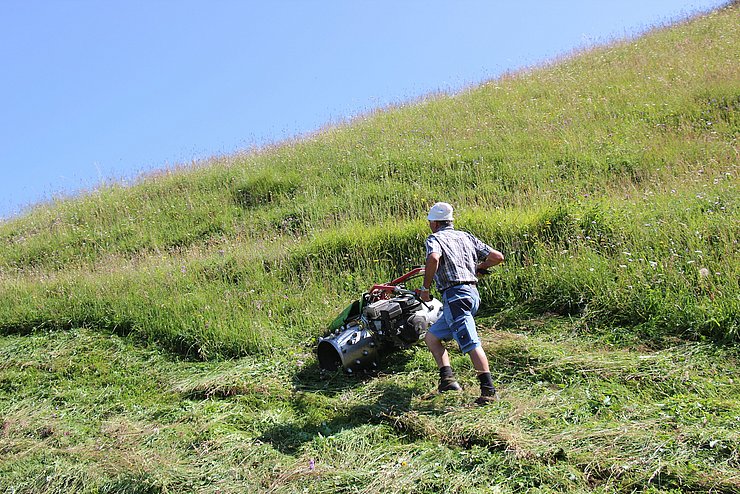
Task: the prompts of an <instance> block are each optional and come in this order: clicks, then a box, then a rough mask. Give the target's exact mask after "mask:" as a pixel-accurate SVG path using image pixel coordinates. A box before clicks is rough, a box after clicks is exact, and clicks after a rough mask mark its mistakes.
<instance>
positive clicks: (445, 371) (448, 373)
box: [439, 365, 455, 379]
mask: <svg viewBox="0 0 740 494" xmlns="http://www.w3.org/2000/svg"><path fill="white" fill-rule="evenodd" d="M454 377H455V374H453V373H452V367H450V366H449V365H445V366H444V367H440V368H439V378H440V379H454Z"/></svg>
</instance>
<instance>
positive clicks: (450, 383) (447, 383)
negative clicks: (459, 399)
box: [437, 377, 462, 393]
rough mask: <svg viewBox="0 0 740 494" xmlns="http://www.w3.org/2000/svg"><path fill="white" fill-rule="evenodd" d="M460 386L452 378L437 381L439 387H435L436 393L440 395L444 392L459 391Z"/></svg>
mask: <svg viewBox="0 0 740 494" xmlns="http://www.w3.org/2000/svg"><path fill="white" fill-rule="evenodd" d="M461 390H462V386H460V383H458V382H457V381H456V380H455V378H454V377H451V378H444V379H440V380H439V386H437V391H439V392H440V393H444V392H445V391H461Z"/></svg>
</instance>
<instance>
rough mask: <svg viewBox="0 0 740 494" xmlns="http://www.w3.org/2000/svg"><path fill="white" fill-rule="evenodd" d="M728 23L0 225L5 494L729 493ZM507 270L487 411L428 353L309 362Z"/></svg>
mask: <svg viewBox="0 0 740 494" xmlns="http://www.w3.org/2000/svg"><path fill="white" fill-rule="evenodd" d="M739 47H740V5H738V3H737V2H735V3H734V4H733V5H732V6H730V7H728V8H726V9H723V10H721V11H718V12H715V13H712V14H710V15H707V16H703V17H701V18H698V19H694V20H692V21H690V22H687V23H684V24H681V25H678V26H675V27H672V28H669V29H661V30H658V31H655V32H653V33H650V34H648V35H647V36H644V37H642V38H640V39H636V40H631V41H627V42H623V43H618V44H615V45H612V46H608V47H604V48H599V49H596V50H593V51H589V52H587V53H583V54H580V55H578V56H576V57H573V58H571V59H568V60H564V61H559V62H557V63H553V64H552V65H550V66H547V67H541V68H534V69H532V70H529V71H526V72H523V73H520V74H513V75H510V76H507V77H503V78H501V79H499V80H495V81H491V82H489V83H487V84H484V85H482V86H480V87H476V88H471V89H470V90H467V91H464V92H461V93H460V94H457V95H453V96H434V97H429V98H428V99H425V100H423V101H419V102H417V103H414V104H409V105H406V106H402V107H399V108H390V109H386V110H383V111H378V112H376V113H374V114H372V115H367V116H365V117H362V118H359V119H357V120H355V121H352V122H348V123H346V124H345V125H341V126H337V127H332V128H328V129H325V130H323V131H321V132H319V133H317V134H316V135H313V136H307V137H305V138H302V139H298V140H296V141H294V142H287V143H283V144H280V145H278V146H275V147H274V148H269V149H263V150H260V151H259V152H255V153H249V154H244V155H239V156H230V157H224V158H220V159H214V160H212V161H210V162H208V163H204V164H199V165H197V166H193V167H183V168H182V169H180V170H174V171H171V172H166V173H162V174H160V175H157V176H151V177H148V178H145V179H143V180H142V181H141V182H140V183H139V184H137V185H135V186H132V187H127V188H124V187H120V186H111V187H108V188H102V189H100V190H97V191H93V192H91V193H90V194H88V195H85V196H81V197H77V198H72V199H69V200H65V201H58V202H56V203H53V204H47V205H41V206H39V207H37V208H36V209H34V210H33V211H30V212H29V213H28V214H26V215H25V216H23V217H21V218H17V219H15V220H13V221H10V222H7V223H3V224H0V422H2V429H0V492H7V493H11V492H12V493H45V494H52V493H60V494H61V493H64V494H71V493H121V494H122V493H156V492H162V493H164V492H204V493H206V492H207V493H214V494H215V493H219V494H223V493H240V492H247V491H251V492H274V493H278V492H282V493H298V492H301V493H303V492H315V493H323V492H367V493H384V492H399V493H430V494H431V493H435V494H436V493H442V492H446V493H453V492H454V493H459V492H471V493H473V492H474V493H480V492H486V493H506V492H543V493H547V492H568V493H573V492H602V493H605V492H630V493H634V492H651V493H675V492H713V493H717V492H722V493H736V492H739V491H740V480H738V475H737V472H738V469H739V468H740V435H739V434H738V431H739V430H740V386H738V382H737V375H738V372H740V359H739V358H738V357H739V355H738V346H737V343H738V338H739V337H740V336H739V335H740V323H739V322H738V321H739V320H740V317H739V314H738V312H739V311H738V308H739V307H740V287H739V286H738V283H739V280H740V254H739V250H738V233H739V232H740V228H739V227H740V223H739V221H738V214H737V207H738V194H737V186H736V177H737V173H738V161H739V160H738V149H737V137H738V118H739V117H738V111H739V110H740V64H738V63H737V60H738V59H740V56H739V55H740V48H739ZM442 199H444V200H448V201H450V202H452V203H453V204H454V205H455V206H456V208H457V210H458V216H459V221H458V225H457V226H459V227H461V228H465V229H469V230H470V231H473V232H475V233H477V234H478V235H480V236H481V237H483V238H485V239H486V240H488V241H489V242H490V243H491V244H493V245H495V246H496V247H498V248H500V249H501V250H502V251H503V252H504V253H505V255H506V256H507V261H506V263H505V264H504V265H502V266H500V267H498V268H497V269H496V271H495V273H494V274H493V275H492V276H490V277H488V278H487V279H486V280H485V281H484V282H483V283H482V285H481V291H482V294H483V297H484V300H483V306H484V307H485V313H484V314H482V315H481V317H480V318H479V323H480V334H481V337H482V340H483V344H484V346H485V347H486V350H487V353H488V354H489V357H490V360H491V368H492V371H493V373H494V375H495V380H496V384H497V386H498V387H499V389H500V391H501V396H502V400H501V401H500V402H497V403H494V404H491V405H489V406H488V407H485V408H471V407H470V406H469V404H470V403H471V402H472V401H473V398H474V397H475V395H476V385H475V383H476V381H475V373H474V371H473V369H472V368H471V367H470V363H469V360H468V359H467V357H465V356H462V355H460V354H459V352H456V351H452V352H451V355H452V359H453V362H452V363H453V366H454V367H455V369H456V371H457V373H458V377H459V379H460V381H461V382H462V383H463V385H464V386H465V390H464V391H463V392H462V393H458V394H454V395H442V396H437V395H434V394H433V393H430V390H433V389H434V388H435V384H436V383H435V379H436V366H435V364H434V362H433V360H432V358H431V356H430V355H429V353H428V352H427V351H426V350H425V349H424V348H422V347H412V348H410V349H408V350H405V351H403V352H396V353H395V354H393V355H391V356H389V357H388V358H387V359H386V360H385V361H384V372H382V373H379V374H377V375H374V376H371V377H368V378H362V377H348V376H346V375H343V374H342V373H341V372H340V373H321V372H319V370H318V368H317V366H316V359H315V356H314V355H313V353H312V349H313V346H314V344H315V338H316V337H317V336H318V335H319V334H321V333H322V332H323V331H324V328H325V327H326V326H327V324H328V323H329V322H330V321H331V320H332V318H333V317H334V316H335V315H336V313H337V312H338V311H339V310H340V309H341V308H343V307H344V305H345V304H346V303H347V302H348V301H349V300H350V299H351V298H353V297H354V296H356V295H357V294H358V293H359V292H361V291H363V290H365V289H366V288H367V287H368V285H370V284H371V283H372V282H375V281H379V280H386V279H389V278H391V277H393V276H395V275H398V274H400V273H401V272H402V271H404V270H405V269H406V268H408V267H409V266H411V265H413V264H418V263H420V262H421V261H422V256H423V250H422V249H423V247H422V244H423V239H424V237H425V236H426V234H427V225H426V222H425V221H424V219H423V218H424V213H425V211H426V210H427V208H428V207H429V205H430V204H431V203H432V202H434V201H435V200H442Z"/></svg>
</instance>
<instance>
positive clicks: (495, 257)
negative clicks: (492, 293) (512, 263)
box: [476, 249, 504, 274]
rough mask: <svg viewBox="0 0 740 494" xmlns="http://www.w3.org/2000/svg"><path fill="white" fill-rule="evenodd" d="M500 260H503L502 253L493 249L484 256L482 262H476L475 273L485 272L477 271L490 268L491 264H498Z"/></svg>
mask: <svg viewBox="0 0 740 494" xmlns="http://www.w3.org/2000/svg"><path fill="white" fill-rule="evenodd" d="M502 262H504V255H503V254H502V253H501V252H499V251H497V250H496V249H494V250H492V251H491V252H490V253H489V254H488V256H486V258H485V259H484V260H483V262H481V263H480V264H478V266H477V267H476V271H477V272H476V274H485V273H479V272H480V271H482V270H485V269H488V268H492V267H493V266H498V265H499V264H501V263H502Z"/></svg>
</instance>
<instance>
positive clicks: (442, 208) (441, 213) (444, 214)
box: [427, 202, 452, 221]
mask: <svg viewBox="0 0 740 494" xmlns="http://www.w3.org/2000/svg"><path fill="white" fill-rule="evenodd" d="M427 219H428V220H429V221H452V206H451V205H449V204H447V203H446V202H438V203H436V204H435V205H434V206H432V209H430V210H429V215H428V216H427Z"/></svg>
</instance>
